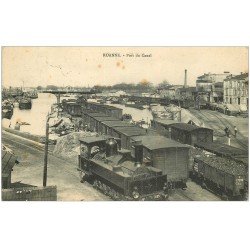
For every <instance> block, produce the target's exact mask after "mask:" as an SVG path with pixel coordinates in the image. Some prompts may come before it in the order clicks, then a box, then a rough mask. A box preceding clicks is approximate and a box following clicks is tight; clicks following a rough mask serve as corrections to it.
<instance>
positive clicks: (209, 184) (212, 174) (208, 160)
mask: <svg viewBox="0 0 250 250" xmlns="http://www.w3.org/2000/svg"><path fill="white" fill-rule="evenodd" d="M190 177H191V179H192V180H194V181H196V182H198V183H199V184H201V186H202V187H203V188H206V189H208V190H211V191H213V192H215V193H216V194H218V195H220V196H221V197H222V198H223V199H230V200H231V199H232V200H242V199H244V198H245V195H246V193H247V189H248V188H247V186H246V183H247V180H248V177H247V171H246V168H245V166H244V165H243V164H238V163H236V162H233V161H232V160H231V159H227V158H223V157H219V156H215V155H205V154H201V155H198V156H196V157H195V158H194V165H193V171H192V174H191V176H190Z"/></svg>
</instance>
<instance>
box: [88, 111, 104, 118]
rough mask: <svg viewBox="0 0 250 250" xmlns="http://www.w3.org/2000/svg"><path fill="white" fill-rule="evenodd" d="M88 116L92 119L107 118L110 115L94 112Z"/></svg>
mask: <svg viewBox="0 0 250 250" xmlns="http://www.w3.org/2000/svg"><path fill="white" fill-rule="evenodd" d="M87 115H89V116H90V117H101V116H102V117H103V116H106V117H108V115H106V114H103V113H100V112H93V113H88V114H87Z"/></svg>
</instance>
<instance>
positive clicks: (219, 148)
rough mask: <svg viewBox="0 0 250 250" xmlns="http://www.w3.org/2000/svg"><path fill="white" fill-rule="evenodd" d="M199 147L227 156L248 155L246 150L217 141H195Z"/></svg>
mask: <svg viewBox="0 0 250 250" xmlns="http://www.w3.org/2000/svg"><path fill="white" fill-rule="evenodd" d="M195 145H197V146H198V147H200V148H204V149H206V150H207V151H210V152H212V153H218V154H221V155H229V156H236V155H237V156H240V155H241V156H243V155H244V156H246V157H248V151H247V150H244V149H240V148H236V147H233V146H229V145H226V144H221V143H219V142H211V143H208V142H206V143H204V142H197V143H195Z"/></svg>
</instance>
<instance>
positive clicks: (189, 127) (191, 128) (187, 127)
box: [171, 123, 212, 132]
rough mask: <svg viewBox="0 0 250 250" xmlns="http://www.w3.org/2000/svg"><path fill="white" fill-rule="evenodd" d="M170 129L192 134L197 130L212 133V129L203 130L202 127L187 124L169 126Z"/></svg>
mask: <svg viewBox="0 0 250 250" xmlns="http://www.w3.org/2000/svg"><path fill="white" fill-rule="evenodd" d="M171 128H176V129H180V130H184V131H187V132H192V131H194V130H197V129H206V130H211V131H212V129H209V128H203V127H199V126H196V125H192V124H187V123H175V124H172V125H171Z"/></svg>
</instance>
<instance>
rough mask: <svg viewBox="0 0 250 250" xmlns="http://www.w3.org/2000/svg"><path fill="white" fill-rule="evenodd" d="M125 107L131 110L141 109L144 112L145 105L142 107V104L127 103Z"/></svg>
mask: <svg viewBox="0 0 250 250" xmlns="http://www.w3.org/2000/svg"><path fill="white" fill-rule="evenodd" d="M125 107H129V108H136V109H140V110H143V109H144V108H143V105H141V104H140V103H135V102H127V103H126V104H125Z"/></svg>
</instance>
